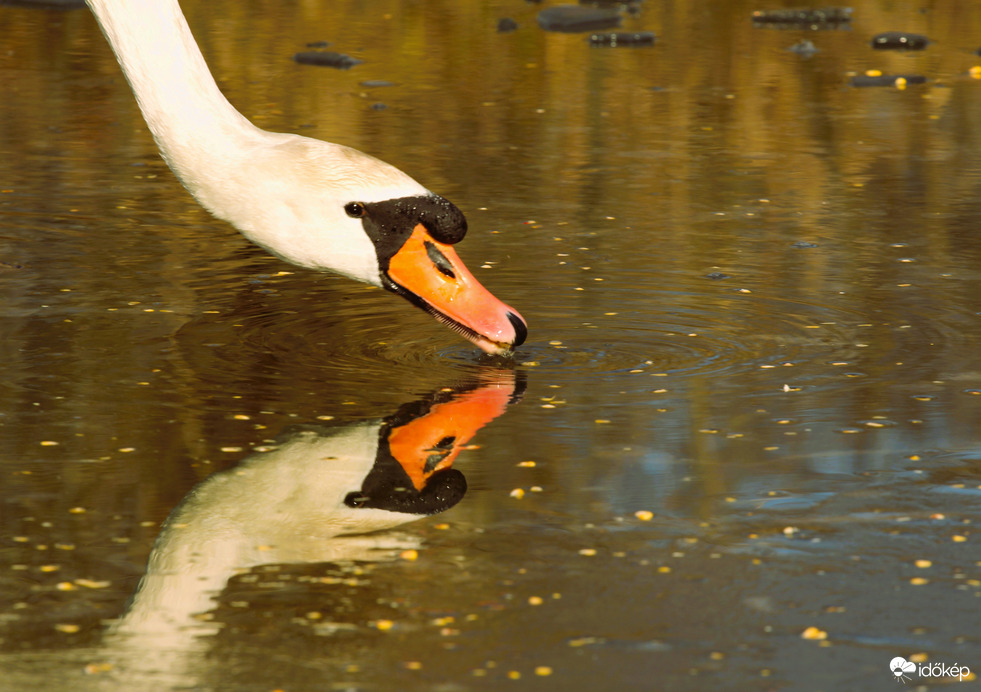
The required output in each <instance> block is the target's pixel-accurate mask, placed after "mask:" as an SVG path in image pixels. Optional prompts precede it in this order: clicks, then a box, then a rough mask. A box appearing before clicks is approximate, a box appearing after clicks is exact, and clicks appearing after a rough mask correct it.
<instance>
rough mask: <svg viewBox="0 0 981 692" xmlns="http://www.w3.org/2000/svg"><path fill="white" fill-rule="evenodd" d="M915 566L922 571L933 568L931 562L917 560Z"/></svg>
mask: <svg viewBox="0 0 981 692" xmlns="http://www.w3.org/2000/svg"><path fill="white" fill-rule="evenodd" d="M913 564H914V565H916V566H917V567H919V568H920V569H926V568H927V567H932V566H933V563H932V562H930V561H929V560H917V561H916V562H914V563H913Z"/></svg>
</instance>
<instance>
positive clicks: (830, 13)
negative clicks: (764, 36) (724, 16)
mask: <svg viewBox="0 0 981 692" xmlns="http://www.w3.org/2000/svg"><path fill="white" fill-rule="evenodd" d="M851 21H852V8H851V7H820V8H813V9H812V8H804V7H801V8H791V9H783V10H756V11H755V12H753V25H754V26H766V27H771V28H774V29H812V30H815V31H816V30H819V29H841V28H847V27H848V26H849V23H850V22H851Z"/></svg>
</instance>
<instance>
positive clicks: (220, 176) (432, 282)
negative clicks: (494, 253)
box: [86, 0, 527, 353]
mask: <svg viewBox="0 0 981 692" xmlns="http://www.w3.org/2000/svg"><path fill="white" fill-rule="evenodd" d="M86 2H87V3H88V5H89V7H90V8H91V9H92V12H93V13H94V14H95V17H96V19H97V20H98V22H99V25H100V26H101V27H102V31H103V33H104V34H105V35H106V38H107V39H108V40H109V44H110V45H111V46H112V49H113V51H114V52H115V54H116V58H117V59H118V60H119V64H120V65H121V66H122V68H123V72H124V73H125V74H126V78H127V79H128V80H129V83H130V85H131V86H132V88H133V92H134V94H135V95H136V100H137V102H138V103H139V106H140V110H141V111H142V112H143V117H144V118H145V119H146V122H147V125H148V126H149V127H150V131H151V132H152V133H153V137H154V139H155V140H156V142H157V146H158V147H159V148H160V152H161V154H162V155H163V158H164V160H166V162H167V164H168V165H169V166H170V168H171V169H172V170H173V171H174V173H175V174H176V175H177V177H178V178H179V179H180V181H181V182H182V183H183V184H184V186H185V187H186V188H187V189H188V190H189V191H190V193H191V194H192V195H194V197H195V199H197V201H198V202H200V204H201V205H202V206H203V207H205V208H206V209H208V210H209V211H210V212H211V213H212V214H214V215H215V216H217V217H218V218H220V219H224V220H225V221H228V222H229V223H231V224H232V225H233V226H235V227H236V228H238V229H239V230H240V231H241V232H242V234H243V235H245V237H247V238H248V239H250V240H251V241H252V242H254V243H256V244H257V245H260V246H261V247H263V248H265V249H266V250H268V251H269V252H271V253H273V254H275V255H277V256H279V257H281V258H283V259H284V260H286V261H288V262H292V263H293V264H297V265H300V266H302V267H308V268H310V269H318V270H325V269H326V270H332V271H335V272H339V273H341V274H344V275H346V276H349V277H351V278H353V279H357V280H359V281H364V282H367V283H369V284H374V285H376V286H381V287H383V288H386V289H388V290H390V291H392V292H394V293H397V294H399V295H401V296H403V297H405V298H407V299H408V300H409V301H410V302H412V303H413V304H415V305H417V306H419V307H421V308H422V309H424V310H426V311H427V312H429V313H430V314H431V315H433V316H434V317H435V318H436V319H437V320H439V321H441V322H443V323H445V324H447V325H448V326H449V327H450V328H452V329H454V330H456V331H458V332H460V333H461V334H463V335H464V336H465V337H467V338H468V339H470V340H471V341H473V342H474V343H475V344H477V345H478V346H479V347H480V348H482V349H483V350H484V351H487V352H488V353H508V352H510V351H511V350H512V349H513V348H515V347H516V346H518V345H520V344H521V343H522V342H523V341H524V339H525V337H526V335H527V326H526V324H525V321H524V320H523V319H522V318H521V316H520V315H519V314H518V313H517V311H515V310H513V309H512V308H510V307H508V306H507V305H505V304H504V303H502V302H501V301H499V300H498V299H497V298H495V297H494V296H493V295H491V293H490V292H489V291H487V289H485V288H484V287H483V286H481V285H480V283H479V282H478V281H477V280H476V279H475V278H474V276H473V274H471V273H470V272H469V271H468V270H467V268H466V266H464V264H463V262H462V261H461V260H460V258H459V257H458V256H457V254H456V252H455V251H454V250H453V248H452V247H451V245H452V244H453V243H456V242H458V241H459V240H461V239H462V238H463V235H464V234H465V233H466V229H467V225H466V220H465V219H464V217H463V214H462V213H461V212H460V210H459V209H457V208H456V207H455V206H454V205H453V204H451V203H450V202H448V201H446V200H445V199H443V198H441V197H438V196H437V195H434V194H433V193H432V192H430V191H429V190H427V189H426V188H424V187H423V186H422V185H420V184H419V183H417V182H416V181H415V180H413V179H412V178H410V177H409V176H407V175H406V174H405V173H403V172H402V171H400V170H398V169H397V168H394V167H393V166H390V165H388V164H386V163H384V162H382V161H379V160H378V159H375V158H373V157H371V156H368V155H366V154H363V153H361V152H359V151H356V150H354V149H351V148H348V147H345V146H341V145H339V144H332V143H329V142H323V141H319V140H313V139H308V138H306V137H300V136H298V135H292V134H279V133H273V132H266V131H265V130H260V129H259V128H257V127H255V126H254V125H253V124H252V123H250V122H249V121H248V120H247V119H246V118H245V116H243V115H242V114H241V113H239V112H238V111H237V110H235V108H234V107H232V105H231V104H230V103H229V102H228V101H227V100H226V99H225V97H224V96H223V95H222V93H221V91H219V89H218V85H217V84H215V81H214V78H213V77H212V76H211V72H210V71H209V70H208V66H207V65H206V64H205V62H204V58H203V57H202V55H201V51H200V50H199V49H198V46H197V44H196V43H195V41H194V37H193V36H192V35H191V31H190V29H189V28H188V26H187V22H186V21H185V19H184V15H183V13H182V12H181V9H180V6H179V4H178V2H177V0H86Z"/></svg>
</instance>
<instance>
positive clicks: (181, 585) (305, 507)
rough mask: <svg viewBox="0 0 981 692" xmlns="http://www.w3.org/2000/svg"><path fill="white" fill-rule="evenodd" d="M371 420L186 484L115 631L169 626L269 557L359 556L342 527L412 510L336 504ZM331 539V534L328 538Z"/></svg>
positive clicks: (362, 526) (373, 437)
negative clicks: (195, 483) (342, 538)
mask: <svg viewBox="0 0 981 692" xmlns="http://www.w3.org/2000/svg"><path fill="white" fill-rule="evenodd" d="M379 427H380V424H379V423H377V422H375V423H365V424H360V425H353V426H350V427H347V428H343V429H341V430H340V431H338V432H336V433H334V434H331V435H329V436H324V435H317V434H315V433H312V432H309V433H301V434H299V435H295V436H294V437H292V438H291V439H289V440H288V441H287V442H285V443H284V444H282V445H281V446H280V447H279V448H278V449H276V450H274V451H270V452H261V453H257V454H254V455H253V456H251V457H249V458H248V459H246V460H245V461H243V462H242V464H240V465H239V466H237V467H235V468H233V469H229V470H228V471H224V472H221V473H217V474H215V475H213V476H211V477H209V478H208V479H206V480H205V481H203V482H202V483H201V484H200V485H198V486H197V487H195V488H194V489H193V490H192V491H191V492H190V493H188V495H187V496H186V497H185V498H184V500H183V501H182V502H181V504H180V505H179V506H178V507H177V508H176V509H174V511H173V512H172V513H171V515H170V517H168V519H167V521H166V522H165V523H164V526H163V529H162V530H161V532H160V536H159V537H158V539H157V542H156V544H155V545H154V548H153V551H152V553H151V555H150V559H149V561H148V565H147V572H146V575H145V576H144V578H143V580H142V581H141V583H140V587H139V590H138V592H137V594H136V596H135V597H134V599H133V603H132V605H131V606H130V609H129V611H128V612H127V614H126V615H125V616H124V618H123V619H122V620H121V621H120V622H119V624H118V625H117V627H116V632H118V633H128V634H158V635H159V634H163V633H167V632H171V633H175V634H176V633H177V632H179V631H180V630H181V629H185V628H188V627H190V626H192V625H193V623H194V620H193V618H192V616H193V615H194V614H195V613H201V612H204V611H207V610H210V609H211V607H212V605H213V603H212V600H211V599H212V598H213V597H214V595H215V594H216V593H217V592H218V591H220V590H221V589H222V588H223V587H224V586H225V584H226V583H227V581H228V579H229V578H230V577H232V576H233V575H234V574H235V573H236V572H237V571H239V570H242V569H248V568H250V567H253V566H255V565H259V564H264V563H277V562H326V561H331V560H337V559H359V558H360V559H364V557H365V556H363V555H361V554H360V553H359V545H360V544H358V542H357V541H340V542H338V541H337V540H336V539H337V537H338V536H340V535H342V534H347V533H358V532H366V531H375V530H378V529H383V528H388V527H391V526H395V525H398V524H401V523H404V522H406V521H411V520H412V519H414V518H415V517H414V516H412V515H406V514H402V515H399V514H396V513H393V512H384V511H381V510H356V509H351V508H349V507H347V506H346V505H345V504H344V497H345V496H346V495H347V493H348V492H350V491H351V490H356V489H358V488H360V487H361V482H362V481H363V479H364V477H365V476H366V475H367V473H368V472H369V471H370V470H371V467H372V465H373V464H374V460H375V452H376V449H377V446H378V430H379ZM332 539H334V540H332Z"/></svg>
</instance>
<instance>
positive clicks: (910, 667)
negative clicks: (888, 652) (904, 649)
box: [889, 656, 916, 682]
mask: <svg viewBox="0 0 981 692" xmlns="http://www.w3.org/2000/svg"><path fill="white" fill-rule="evenodd" d="M889 670H891V671H892V674H893V675H895V676H896V679H897V680H903V682H905V681H906V680H905V678H906V674H907V673H915V672H916V664H915V663H913V662H912V661H907V660H906V659H905V658H903V657H902V656H896V658H894V659H892V660H891V661H889Z"/></svg>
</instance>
